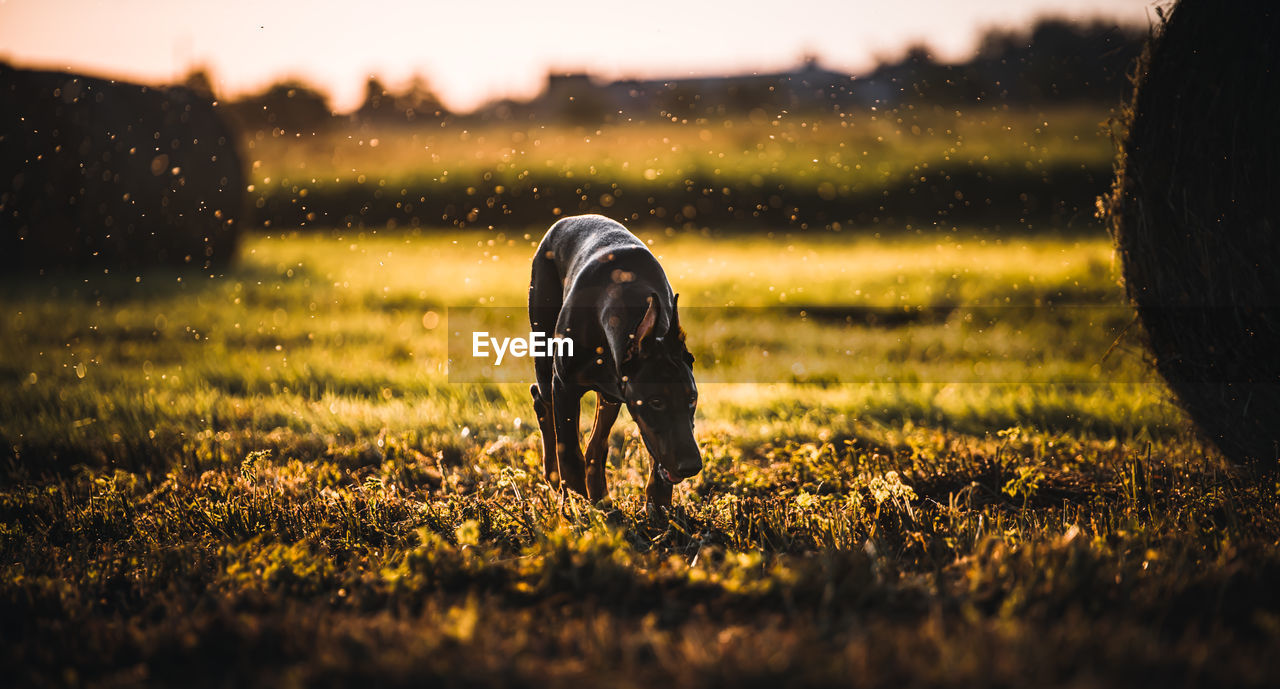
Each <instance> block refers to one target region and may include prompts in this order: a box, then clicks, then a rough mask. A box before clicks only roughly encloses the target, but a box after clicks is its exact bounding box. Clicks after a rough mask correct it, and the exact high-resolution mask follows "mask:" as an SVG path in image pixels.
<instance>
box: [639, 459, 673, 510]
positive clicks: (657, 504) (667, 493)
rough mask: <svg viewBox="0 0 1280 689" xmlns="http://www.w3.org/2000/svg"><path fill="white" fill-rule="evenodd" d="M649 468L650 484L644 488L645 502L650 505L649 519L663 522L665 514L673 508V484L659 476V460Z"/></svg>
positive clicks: (654, 460) (653, 460) (654, 461)
mask: <svg viewBox="0 0 1280 689" xmlns="http://www.w3.org/2000/svg"><path fill="white" fill-rule="evenodd" d="M651 461H652V462H653V466H651V467H650V468H649V482H648V483H647V484H645V487H644V498H645V502H646V503H648V508H649V517H650V518H651V519H653V520H654V521H661V520H662V517H663V512H664V511H665V510H667V509H669V508H670V507H671V484H670V483H667V481H666V479H664V478H662V477H661V476H659V475H658V460H656V459H652V460H651Z"/></svg>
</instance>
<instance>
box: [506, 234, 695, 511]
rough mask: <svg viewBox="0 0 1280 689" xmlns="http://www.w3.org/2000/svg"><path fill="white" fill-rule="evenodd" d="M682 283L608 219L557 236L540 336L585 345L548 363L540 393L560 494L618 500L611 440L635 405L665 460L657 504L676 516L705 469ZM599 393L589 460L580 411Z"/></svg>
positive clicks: (541, 303)
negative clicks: (679, 291)
mask: <svg viewBox="0 0 1280 689" xmlns="http://www.w3.org/2000/svg"><path fill="white" fill-rule="evenodd" d="M676 299H677V297H676V295H675V294H673V293H672V291H671V283H669V282H667V275H666V273H665V272H663V270H662V266H661V265H659V264H658V260H657V259H656V258H654V256H653V254H652V253H650V251H649V249H648V248H647V247H645V245H644V244H643V243H641V241H640V240H639V239H637V238H636V236H635V235H633V234H631V232H629V231H628V230H627V228H625V227H623V226H622V225H619V224H618V223H616V222H614V221H612V220H609V219H608V218H605V217H602V216H599V215H581V216H577V217H572V218H564V219H563V220H560V221H559V222H557V223H556V224H554V225H552V226H551V229H550V230H548V231H547V235H546V236H545V237H543V238H542V243H541V244H540V245H539V246H538V253H537V255H535V256H534V257H533V276H532V279H531V281H530V284H529V323H530V325H531V326H532V331H533V332H541V333H546V334H548V335H547V336H548V337H550V336H551V335H550V334H549V333H550V332H552V331H553V332H554V333H555V335H554V336H555V337H561V338H569V339H570V340H572V341H573V350H572V354H571V355H567V354H565V353H563V352H560V353H558V354H557V355H556V356H544V357H536V358H535V359H534V368H535V371H536V373H537V379H538V382H537V384H535V385H533V386H531V387H530V388H529V392H530V393H532V394H533V406H534V409H535V410H536V412H537V416H538V424H539V425H540V426H541V428H542V442H543V462H544V469H545V472H546V476H547V480H548V481H549V482H550V483H551V484H552V485H557V484H558V483H559V482H563V483H564V485H567V486H568V487H569V488H571V489H573V490H575V491H577V492H579V493H581V494H583V495H586V496H587V497H588V498H589V499H590V500H591V501H592V502H597V501H599V500H601V499H603V498H605V497H606V496H607V495H608V489H607V488H606V487H605V468H604V465H605V458H606V456H607V455H608V452H609V444H608V443H609V430H610V429H611V428H612V427H613V422H614V421H615V420H616V419H617V418H618V408H619V406H620V405H622V404H623V403H625V404H626V405H627V409H628V410H630V412H631V416H632V418H634V419H635V420H636V425H637V426H639V428H640V437H641V438H643V439H644V444H645V447H646V448H648V449H649V454H650V455H651V456H652V457H653V466H652V468H651V471H650V473H649V482H648V485H647V486H646V487H645V495H646V497H647V498H648V501H649V503H650V504H651V505H653V506H655V507H668V506H670V505H671V486H672V485H673V484H676V483H679V482H680V481H682V480H684V479H686V478H688V477H690V476H693V475H695V474H697V473H698V472H699V471H701V470H702V455H701V452H699V450H698V443H697V441H695V440H694V438H693V412H694V408H695V407H696V406H697V404H698V389H697V386H696V384H695V383H694V380H693V368H692V366H693V356H692V355H691V354H689V350H688V349H687V348H686V347H685V342H684V339H685V336H684V331H683V330H682V329H681V328H680V321H679V314H678V313H677V311H676ZM588 390H594V391H595V393H596V418H595V424H594V425H593V427H592V429H591V438H590V440H588V441H587V451H586V456H585V463H584V456H583V453H582V450H581V448H580V447H579V445H578V417H579V402H580V400H581V399H582V396H583V395H584V394H586V392H587V391H588Z"/></svg>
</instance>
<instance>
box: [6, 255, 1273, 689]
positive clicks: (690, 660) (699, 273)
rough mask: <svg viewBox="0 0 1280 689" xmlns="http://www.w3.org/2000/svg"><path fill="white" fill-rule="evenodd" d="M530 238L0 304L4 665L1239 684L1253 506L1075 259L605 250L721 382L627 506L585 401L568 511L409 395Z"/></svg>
mask: <svg viewBox="0 0 1280 689" xmlns="http://www.w3.org/2000/svg"><path fill="white" fill-rule="evenodd" d="M540 234H541V230H531V231H530V232H529V233H528V234H524V233H519V234H513V233H507V234H495V233H459V234H432V233H422V234H417V235H410V234H392V235H389V236H384V235H376V234H368V235H365V234H348V235H346V236H341V235H338V234H311V235H305V236H284V237H281V236H269V235H257V236H253V237H251V238H250V239H249V240H248V241H247V242H246V244H245V246H244V247H243V250H242V260H241V261H240V262H239V263H238V265H237V267H236V268H235V269H234V270H233V271H232V272H230V273H229V274H228V275H226V276H222V277H217V278H212V279H211V278H209V277H207V276H198V275H190V274H188V275H176V274H173V275H156V274H148V275H147V276H145V277H139V276H132V275H109V276H101V277H95V278H91V279H70V278H62V279H44V280H42V281H38V282H36V283H34V284H27V285H17V284H15V283H12V282H9V283H6V284H4V285H3V286H2V287H0V330H2V332H3V335H4V337H3V338H0V393H3V396H2V397H0V439H2V440H3V443H2V446H3V448H4V450H3V453H4V454H3V459H4V473H3V476H4V478H3V481H2V482H0V572H2V574H0V619H3V620H5V622H4V624H3V625H2V627H0V628H2V629H3V632H0V633H2V634H3V647H2V648H0V665H2V666H4V667H6V668H9V670H8V671H7V673H8V676H9V677H10V678H12V679H11V681H14V682H15V683H16V684H18V685H27V686H36V685H48V686H53V685H71V686H119V685H131V684H134V683H137V682H139V681H142V680H146V681H150V682H153V683H159V684H182V685H199V686H213V685H218V686H226V685H234V686H239V685H260V686H272V687H275V686H282V685H283V686H292V685H310V686H315V685H335V686H336V685H350V684H354V683H357V682H363V683H376V684H379V685H392V686H400V685H421V684H422V683H428V684H445V685H450V686H464V685H465V686H472V685H500V684H501V685H527V686H570V685H576V686H581V685H583V684H584V683H585V684H586V685H588V686H652V685H655V684H665V685H669V686H682V687H683V686H702V685H707V684H719V685H731V684H732V685H748V686H777V685H789V686H806V685H816V684H834V683H838V684H865V685H874V686H895V687H896V686H904V685H913V686H924V685H929V686H975V685H981V686H1073V687H1087V686H1132V685H1177V686H1197V685H1198V686H1224V685H1252V686H1269V685H1271V686H1273V685H1274V684H1275V681H1276V677H1277V676H1280V674H1278V673H1280V660H1278V658H1280V654H1277V653H1276V652H1275V651H1276V650H1277V648H1278V645H1280V593H1277V588H1276V586H1275V582H1276V581H1277V580H1280V579H1278V577H1280V556H1278V555H1277V553H1276V550H1275V544H1276V541H1277V538H1280V510H1278V509H1277V499H1276V498H1277V490H1276V486H1275V485H1274V484H1272V483H1267V482H1263V481H1259V480H1255V479H1254V478H1253V477H1249V476H1244V475H1242V474H1240V473H1239V472H1237V471H1233V470H1229V469H1227V468H1226V467H1225V466H1224V465H1223V464H1222V462H1221V460H1220V459H1218V458H1217V456H1216V455H1215V454H1213V453H1212V452H1211V451H1209V450H1208V449H1206V447H1205V446H1203V445H1202V444H1200V443H1199V442H1198V441H1197V440H1196V439H1195V437H1194V435H1193V434H1192V433H1191V432H1190V431H1189V429H1188V426H1187V425H1186V422H1185V421H1184V419H1183V418H1182V416H1181V415H1180V413H1179V412H1178V411H1177V410H1176V408H1175V407H1174V406H1173V405H1171V404H1170V403H1169V402H1168V401H1167V393H1166V392H1165V390H1164V388H1163V387H1161V386H1160V385H1159V384H1157V383H1155V382H1152V379H1151V376H1150V375H1149V373H1148V372H1147V370H1146V365H1145V363H1144V361H1143V359H1142V356H1141V354H1140V352H1139V349H1138V340H1137V336H1138V335H1137V333H1136V332H1135V331H1134V330H1135V329H1136V327H1135V328H1129V327H1128V326H1129V322H1130V319H1131V315H1130V314H1129V312H1128V311H1127V310H1126V309H1125V308H1124V306H1123V300H1122V290H1121V288H1120V287H1119V286H1118V285H1117V284H1116V278H1115V275H1116V272H1117V271H1116V268H1115V267H1114V266H1113V264H1112V258H1111V249H1110V246H1109V244H1108V243H1107V242H1106V241H1105V240H1104V239H1079V238H1063V239H1054V238H1046V237H1037V238H1034V239H1020V238H1017V237H1007V236H1006V237H998V236H988V235H984V234H983V233H981V232H976V231H975V232H970V233H952V234H949V235H942V234H936V235H909V236H906V237H904V238H900V239H887V240H878V239H873V238H871V237H869V236H862V237H863V238H860V239H854V238H851V237H850V236H847V235H840V234H830V233H829V234H822V235H795V236H775V237H772V238H766V237H759V238H752V239H732V240H727V239H712V238H707V237H702V236H697V235H685V234H677V235H674V236H670V235H667V234H657V235H652V236H646V239H647V240H649V241H650V244H651V246H652V247H653V249H654V251H655V253H657V254H658V255H659V256H660V257H661V258H662V260H663V263H664V265H665V266H666V268H667V271H668V273H669V275H670V277H671V280H672V282H673V284H674V286H675V287H676V289H677V291H679V292H680V293H681V295H682V296H681V306H682V308H688V309H689V313H690V314H693V315H692V316H691V318H692V319H693V320H692V321H689V322H686V327H688V329H689V331H690V343H691V348H692V349H693V351H694V353H695V355H697V356H698V359H699V363H698V366H697V367H696V368H695V372H696V373H697V375H698V376H699V379H700V380H707V381H710V380H727V381H755V382H737V383H730V382H726V383H713V382H705V383H703V384H702V385H701V402H700V406H699V411H698V417H697V433H698V437H699V440H700V442H701V444H702V447H703V451H704V455H705V457H704V458H705V462H706V465H705V470H704V471H703V473H702V474H701V475H699V476H698V477H696V478H694V479H692V480H690V481H688V482H686V483H685V484H684V485H682V486H681V487H678V488H677V489H676V498H675V502H676V505H675V508H674V511H673V513H672V515H671V518H670V520H669V521H668V522H667V523H666V524H661V525H659V524H653V523H650V522H649V521H648V520H647V519H646V517H645V512H644V509H643V505H642V504H641V491H642V484H643V479H644V476H645V471H646V468H647V464H646V462H647V461H648V458H647V454H646V452H645V451H644V450H643V448H642V446H641V444H640V442H639V439H638V437H637V435H636V431H635V428H634V424H632V423H631V422H630V421H629V419H628V417H627V416H626V413H625V412H624V414H623V417H622V419H621V421H620V423H619V424H618V426H617V427H616V428H615V431H614V434H613V436H612V438H611V454H610V464H611V468H610V475H609V481H610V486H611V491H612V497H613V500H612V504H608V505H601V506H599V507H595V506H591V505H587V504H585V502H584V501H583V500H581V499H579V498H576V497H573V496H567V497H566V496H562V495H560V494H558V493H556V492H554V491H552V490H551V489H549V488H548V487H547V486H546V485H545V484H544V483H543V482H542V479H541V469H540V462H541V458H540V451H539V437H538V433H537V430H536V425H537V424H536V423H531V420H532V417H533V414H532V407H531V404H530V403H529V400H528V393H527V385H519V384H514V383H513V384H503V385H473V384H460V383H451V382H449V379H448V375H447V366H446V337H445V334H446V332H447V331H448V313H449V308H450V307H459V306H473V307H474V306H494V307H502V306H506V307H519V306H520V305H521V304H522V302H523V298H524V293H525V290H526V287H527V276H528V259H529V256H530V255H531V253H532V250H533V246H534V244H535V243H536V241H537V240H538V239H539V238H540ZM730 306H731V307H733V308H726V307H730ZM741 307H750V308H741ZM913 309H914V310H913ZM896 313H907V314H920V313H924V314H928V315H929V317H927V318H926V317H919V318H916V317H912V318H905V319H898V320H894V319H891V318H888V316H891V315H892V314H896ZM698 314H700V316H699V315H698ZM814 314H827V315H830V314H836V316H837V317H835V318H819V317H816V316H814ZM841 314H845V316H844V318H841V317H839V316H840V315H841ZM848 314H853V315H854V316H857V317H856V318H855V317H852V316H849V315H848ZM866 314H873V315H876V314H878V315H879V316H880V317H882V318H881V320H876V319H875V318H869V319H862V316H864V315H866ZM699 319H700V320H699ZM885 319H888V320H885ZM889 321H892V322H889ZM762 349H766V350H769V351H770V352H771V355H770V359H771V360H769V361H765V360H764V359H763V358H761V357H759V356H756V355H755V354H756V353H758V352H759V351H760V350H762ZM796 360H802V361H803V362H804V363H805V367H804V370H803V373H797V372H796V369H795V368H794V367H793V366H792V365H791V364H792V363H794V362H795V361H796ZM778 361H781V362H782V363H781V364H779V363H777V362H778ZM526 363H527V361H526ZM891 379H892V380H900V381H906V382H901V383H899V382H886V381H888V380H891ZM849 380H856V381H859V382H856V383H851V382H844V381H849Z"/></svg>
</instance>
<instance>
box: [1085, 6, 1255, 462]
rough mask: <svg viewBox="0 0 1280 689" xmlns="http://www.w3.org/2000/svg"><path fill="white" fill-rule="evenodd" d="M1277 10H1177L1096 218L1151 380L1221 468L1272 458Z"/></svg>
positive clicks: (1151, 53)
mask: <svg viewBox="0 0 1280 689" xmlns="http://www.w3.org/2000/svg"><path fill="white" fill-rule="evenodd" d="M1277 36H1280V7H1277V6H1275V5H1274V4H1273V3H1271V2H1269V1H1266V0H1249V1H1245V0H1237V1H1235V2H1226V3H1222V2H1216V1H1214V0H1182V2H1179V3H1178V4H1177V6H1176V7H1174V9H1173V11H1172V12H1171V13H1170V14H1169V15H1168V16H1167V18H1166V21H1165V22H1164V24H1163V26H1162V27H1160V28H1159V29H1157V31H1156V33H1155V35H1154V36H1153V37H1152V40H1151V41H1150V42H1149V45H1148V47H1147V52H1146V54H1145V55H1144V57H1143V59H1142V61H1141V63H1140V65H1139V68H1138V71H1137V73H1136V74H1135V86H1136V88H1135V92H1134V98H1133V103H1132V107H1131V109H1130V111H1129V112H1128V113H1127V120H1128V121H1127V123H1126V124H1127V130H1128V131H1127V134H1126V136H1125V139H1124V142H1123V148H1122V151H1121V154H1120V158H1119V162H1118V164H1117V177H1116V181H1115V184H1114V188H1113V190H1112V193H1111V195H1110V196H1109V197H1108V198H1106V199H1104V203H1103V204H1102V205H1103V208H1102V210H1103V213H1104V216H1105V217H1106V219H1107V222H1108V226H1109V229H1110V230H1111V233H1112V236H1113V238H1114V239H1115V242H1116V245H1117V248H1118V250H1119V254H1120V258H1121V261H1122V263H1123V275H1124V283H1125V289H1126V291H1127V292H1128V296H1129V298H1130V299H1131V300H1132V302H1133V303H1134V304H1135V306H1136V308H1137V311H1138V316H1139V318H1140V320H1141V323H1142V326H1143V329H1144V331H1145V336H1146V339H1147V344H1148V346H1149V349H1150V352H1151V354H1152V355H1153V358H1154V363H1155V366H1156V368H1157V370H1158V371H1159V373H1160V374H1161V376H1162V377H1163V378H1164V379H1165V380H1166V381H1167V382H1168V384H1169V387H1170V388H1171V389H1172V391H1173V393H1174V395H1175V396H1176V398H1177V400H1178V402H1179V404H1180V405H1181V406H1182V407H1183V409H1184V410H1185V411H1186V412H1187V414H1188V415H1189V416H1190V418H1191V419H1192V420H1193V421H1194V422H1195V423H1196V424H1197V425H1198V427H1199V428H1200V430H1201V431H1202V432H1203V433H1204V435H1205V436H1207V438H1208V439H1209V440H1211V441H1212V442H1213V443H1214V444H1215V445H1217V447H1218V448H1219V449H1220V450H1221V451H1222V452H1223V454H1225V455H1226V456H1227V457H1228V458H1229V459H1231V460H1233V461H1235V462H1240V463H1254V464H1256V465H1258V466H1261V467H1264V468H1266V469H1272V470H1273V469H1275V468H1276V467H1277V448H1278V446H1280V309H1278V308H1277V307H1280V243H1278V241H1277V239H1278V237H1277V230H1280V129H1278V127H1280V40H1277V39H1276V37H1277Z"/></svg>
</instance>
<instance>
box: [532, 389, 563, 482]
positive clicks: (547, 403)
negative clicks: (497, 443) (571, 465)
mask: <svg viewBox="0 0 1280 689" xmlns="http://www.w3.org/2000/svg"><path fill="white" fill-rule="evenodd" d="M542 393H543V389H542V388H541V387H540V386H539V385H537V384H536V383H535V384H533V385H530V386H529V394H530V395H532V396H533V412H534V415H535V416H537V417H538V429H539V430H541V431H542V471H543V474H544V475H545V477H546V479H547V483H549V484H551V487H552V488H559V487H560V468H559V467H560V465H559V464H558V460H557V459H556V426H555V424H554V423H552V414H551V399H550V398H549V397H544V396H543V394H542Z"/></svg>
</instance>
